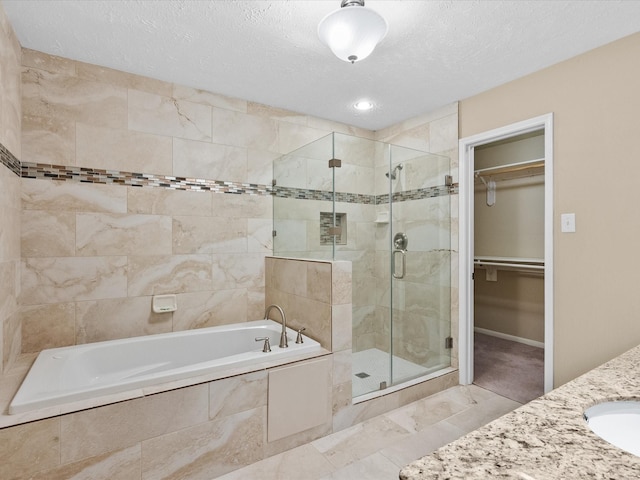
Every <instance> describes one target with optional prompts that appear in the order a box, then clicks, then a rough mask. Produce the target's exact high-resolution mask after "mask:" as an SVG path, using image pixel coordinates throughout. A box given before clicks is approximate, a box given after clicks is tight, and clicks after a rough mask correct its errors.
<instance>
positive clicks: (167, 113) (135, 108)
mask: <svg viewBox="0 0 640 480" xmlns="http://www.w3.org/2000/svg"><path fill="white" fill-rule="evenodd" d="M128 114H129V123H128V128H129V130H135V131H138V132H146V133H154V134H156V135H167V136H170V137H179V138H188V139H191V140H211V107H209V106H207V105H201V104H198V103H193V102H188V101H186V100H176V99H175V98H173V97H165V96H161V95H155V94H152V93H146V92H141V91H139V90H131V89H129V102H128Z"/></svg>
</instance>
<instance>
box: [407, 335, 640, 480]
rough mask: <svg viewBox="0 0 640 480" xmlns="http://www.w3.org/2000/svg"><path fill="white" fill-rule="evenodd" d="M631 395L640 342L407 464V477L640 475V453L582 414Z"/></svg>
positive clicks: (634, 395) (638, 377)
mask: <svg viewBox="0 0 640 480" xmlns="http://www.w3.org/2000/svg"><path fill="white" fill-rule="evenodd" d="M630 399H637V400H640V346H637V347H635V348H633V349H631V350H629V351H628V352H626V353H624V354H622V355H620V356H619V357H617V358H614V359H613V360H611V361H609V362H607V363H605V364H604V365H601V366H600V367H597V368H595V369H593V370H591V371H590V372H587V373H586V374H584V375H582V376H580V377H578V378H576V379H575V380H572V381H571V382H569V383H567V384H565V385H563V386H561V387H559V388H557V389H555V390H552V391H551V392H549V393H547V394H546V395H544V396H542V397H540V398H538V399H536V400H534V401H532V402H530V403H528V404H526V405H524V406H522V407H520V408H518V409H517V410H514V411H512V412H510V413H508V414H507V415H504V416H503V417H500V418H498V419H497V420H495V421H493V422H491V423H489V424H488V425H485V426H484V427H481V428H479V429H478V430H475V431H473V432H471V433H469V434H468V435H465V436H464V437H461V438H459V439H458V440H456V441H454V442H452V443H450V444H448V445H446V446H444V447H442V448H440V449H438V450H436V451H435V452H433V453H432V454H431V455H427V456H426V457H423V458H421V459H419V460H417V461H415V462H413V463H411V464H409V465H407V466H406V467H404V468H403V469H402V470H401V472H400V479H401V480H420V479H451V478H463V479H466V480H473V479H483V480H486V479H493V478H507V479H520V480H551V479H553V480H558V479H585V478H589V479H624V480H627V479H634V478H640V457H636V456H634V455H632V454H630V453H627V452H625V451H623V450H621V449H619V448H617V447H615V446H613V445H611V444H609V443H607V442H606V441H604V440H602V439H601V438H600V437H598V436H596V435H595V434H594V433H593V432H592V431H591V430H590V429H589V427H588V426H587V424H586V422H585V421H584V419H583V417H582V414H583V412H584V411H585V410H586V409H587V408H589V407H591V406H593V405H594V404H596V403H600V402H602V401H607V400H630Z"/></svg>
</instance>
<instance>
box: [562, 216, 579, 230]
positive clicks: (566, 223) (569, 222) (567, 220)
mask: <svg viewBox="0 0 640 480" xmlns="http://www.w3.org/2000/svg"><path fill="white" fill-rule="evenodd" d="M560 225H561V226H560V228H561V230H562V232H563V233H574V232H575V231H576V214H575V213H563V214H562V215H560Z"/></svg>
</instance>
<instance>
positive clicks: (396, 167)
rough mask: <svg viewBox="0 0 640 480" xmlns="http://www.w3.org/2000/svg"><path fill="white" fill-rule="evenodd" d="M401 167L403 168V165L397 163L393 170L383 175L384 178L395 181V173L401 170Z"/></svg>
mask: <svg viewBox="0 0 640 480" xmlns="http://www.w3.org/2000/svg"><path fill="white" fill-rule="evenodd" d="M403 167H404V165H402V164H401V163H399V164H397V165H396V166H395V167H394V168H393V170H391V171H390V172H387V173H385V176H386V177H387V178H390V179H391V180H395V179H396V171H398V172H399V171H400V170H402V168H403Z"/></svg>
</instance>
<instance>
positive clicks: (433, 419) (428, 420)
mask: <svg viewBox="0 0 640 480" xmlns="http://www.w3.org/2000/svg"><path fill="white" fill-rule="evenodd" d="M460 388H461V389H462V388H464V387H460ZM476 404H477V403H476V401H475V400H473V398H472V397H471V396H470V395H467V394H466V392H465V391H460V390H459V389H458V390H457V389H451V390H446V391H444V392H440V393H436V394H435V395H431V396H430V397H428V398H425V399H423V400H418V401H416V402H413V403H411V404H409V405H406V406H404V407H400V408H398V409H396V410H394V411H393V412H391V413H387V414H385V416H386V417H387V418H389V419H390V420H392V421H394V422H395V423H397V424H398V425H401V426H402V427H404V428H405V429H406V430H408V431H409V432H412V433H415V432H420V431H422V430H425V429H427V428H428V427H430V426H431V425H434V424H436V423H438V422H440V421H441V420H445V419H447V418H449V417H451V416H453V415H455V414H457V413H460V412H462V411H464V410H466V409H467V408H469V407H471V406H473V405H476Z"/></svg>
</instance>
